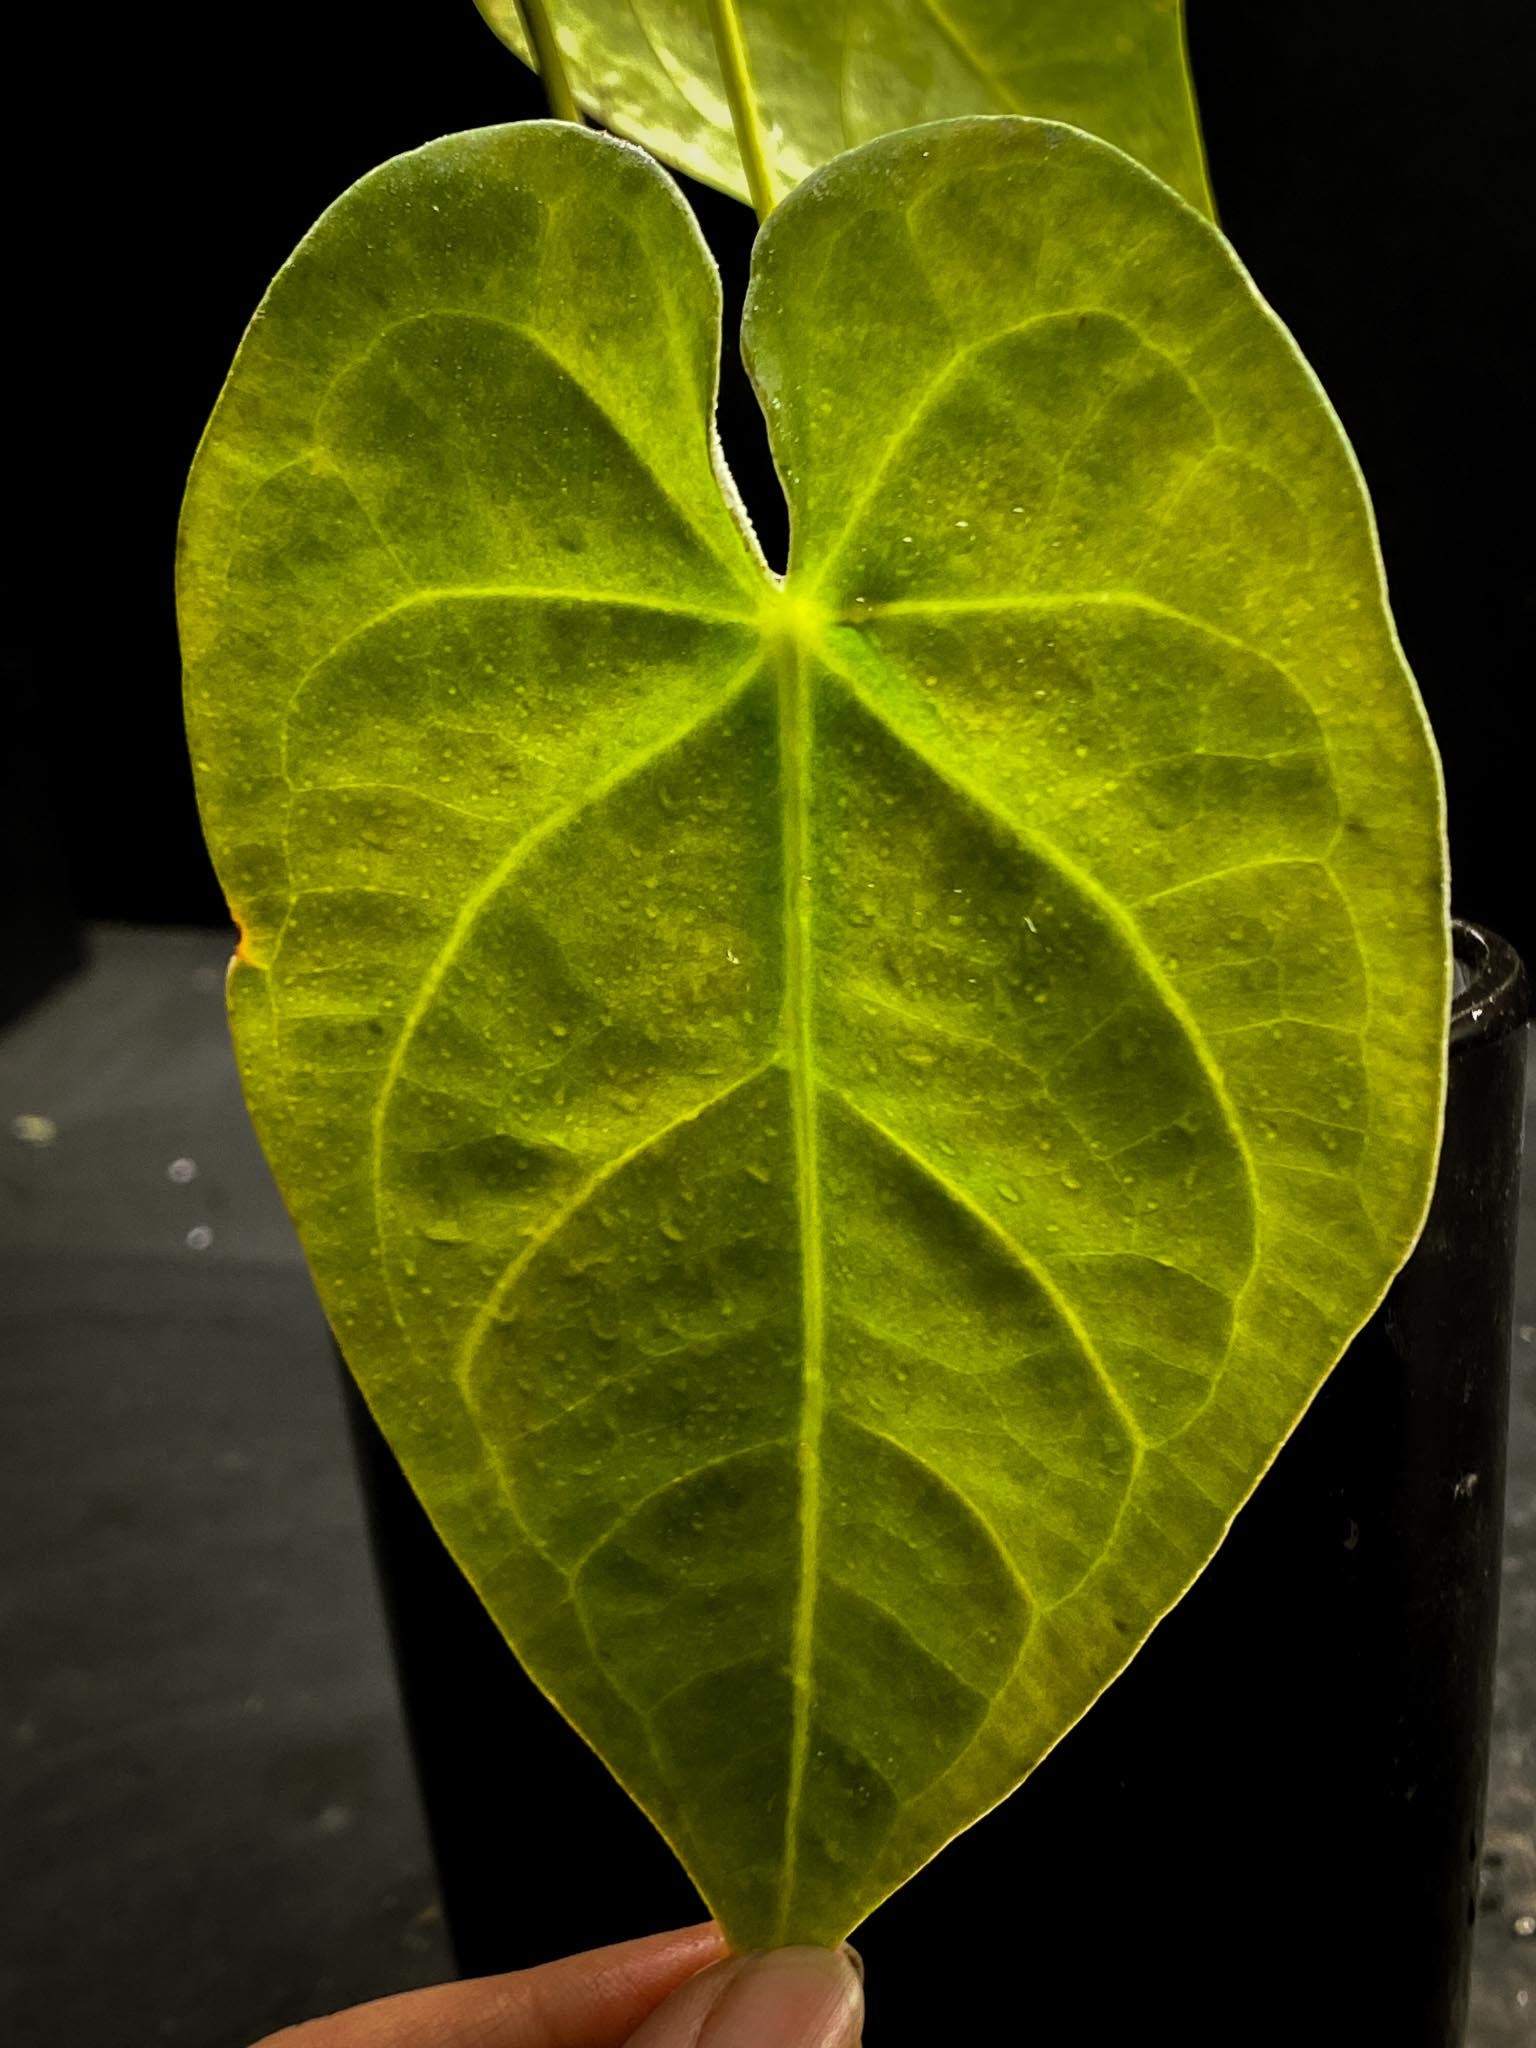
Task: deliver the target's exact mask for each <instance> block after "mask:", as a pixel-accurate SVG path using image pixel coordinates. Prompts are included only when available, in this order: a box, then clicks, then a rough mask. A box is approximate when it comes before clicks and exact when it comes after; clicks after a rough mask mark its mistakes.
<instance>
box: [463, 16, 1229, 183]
mask: <svg viewBox="0 0 1536 2048" xmlns="http://www.w3.org/2000/svg"><path fill="white" fill-rule="evenodd" d="M476 5H477V6H478V7H479V9H480V12H481V13H482V14H483V15H484V16H485V18H486V20H487V21H488V22H489V23H490V25H491V27H492V28H493V29H494V30H495V31H496V33H497V35H498V36H500V38H501V40H502V41H503V42H504V43H506V44H507V45H508V46H509V47H510V48H511V49H513V50H515V51H516V52H517V54H518V56H519V57H521V58H522V59H523V61H524V63H532V62H533V54H532V52H531V50H530V48H529V44H528V38H527V35H526V33H525V30H524V27H523V21H522V15H521V11H520V8H519V5H518V0H476ZM546 11H547V13H548V14H549V16H550V18H551V22H552V26H553V28H554V30H555V32H556V38H557V41H558V43H559V46H560V49H561V51H562V53H563V56H564V60H565V63H566V64H567V66H568V67H569V71H570V78H571V85H572V88H573V90H574V91H575V94H576V97H577V99H578V100H579V101H580V102H581V104H582V105H583V106H584V107H586V108H587V109H588V111H589V112H591V113H592V114H595V115H596V117H597V118H598V119H599V120H600V121H602V122H603V123H604V124H605V126H607V127H609V128H611V129H613V130H614V131H615V133H616V134H619V135H627V136H629V137H630V138H631V139H632V140H633V141H635V142H642V143H644V144H645V146H646V148H647V149H651V150H654V151H655V153H656V154H657V156H659V157H660V158H661V159H662V160H663V162H665V163H669V164H672V165H673V166H674V167H675V168H676V169H678V170H680V171H686V172H687V173H688V174H689V176H690V177H694V178H702V179H703V180H704V182H705V183H706V184H709V185H718V186H720V187H721V188H722V189H723V190H724V191H726V192H732V193H734V194H735V195H736V197H737V198H738V199H746V198H747V197H748V196H749V194H748V186H747V177H746V173H745V171H744V170H743V168H742V161H741V153H740V150H739V148H738V145H737V138H736V134H735V130H734V127H733V123H732V119H731V109H730V105H729V102H728V99H727V94H726V88H725V86H724V85H723V83H722V81H721V74H720V62H719V58H718V56H717V54H716V49H715V39H714V31H713V29H712V28H711V25H710V18H709V13H710V5H709V0H548V4H547V10H546ZM735 11H736V12H737V14H738V17H739V22H740V29H741V40H742V43H743V45H744V48H745V54H746V60H747V72H748V77H747V86H748V92H749V96H750V102H751V104H750V107H749V110H748V111H749V116H750V118H751V120H752V122H753V125H754V129H755V131H756V135H757V140H758V141H759V143H760V144H761V147H762V150H763V154H764V157H765V161H766V167H767V170H768V174H769V177H770V180H771V182H772V183H773V185H774V187H775V190H776V191H777V192H780V193H782V192H785V191H788V190H789V188H790V187H791V186H793V185H796V184H798V183H799V181H800V180H801V179H802V178H804V177H805V176H806V175H807V174H808V173H809V172H811V171H813V170H815V169H816V167H817V165H818V164H823V163H826V162H827V161H828V159H829V158H831V157H834V156H836V155H837V154H838V152H839V151H841V150H845V149H849V148H851V147H852V146H853V145H855V144H857V143H862V142H869V141H871V140H873V139H874V137H876V136H878V135H887V134H889V133H890V132H891V131H892V130H893V129H897V128H910V127H912V126H913V125H914V124H916V123H917V122H920V121H935V120H940V119H943V118H944V117H946V116H951V115H958V114H1033V115H1037V116H1044V117H1045V118H1047V119H1049V120H1054V121H1070V122H1072V123H1073V125H1074V126H1075V127H1079V128H1086V129H1088V130H1089V132H1090V133H1091V134H1094V135H1102V136H1103V137H1104V138H1105V140H1106V141H1109V142H1113V143H1115V144H1116V145H1117V146H1118V147H1119V148H1121V149H1123V150H1126V151H1127V152H1128V153H1129V154H1130V155H1131V156H1133V157H1135V158H1136V159H1137V161H1138V162H1139V163H1144V164H1145V165H1146V166H1147V167H1148V169H1149V170H1153V171H1155V172H1156V173H1157V175H1158V176H1159V177H1160V178H1163V179H1165V180H1166V182H1167V183H1168V184H1170V185H1172V186H1173V188H1174V189H1175V191H1177V192H1182V193H1183V195H1184V197H1185V198H1186V199H1188V200H1190V201H1191V202H1192V203H1193V204H1194V205H1196V206H1199V207H1202V208H1203V209H1204V210H1205V211H1206V212H1209V211H1210V205H1211V201H1210V188H1209V187H1208V185H1207V183H1206V176H1205V157H1204V153H1203V151H1202V149H1201V146H1200V129H1199V123H1198V121H1197V119H1196V116H1195V105H1194V95H1193V92H1192V89H1191V86H1190V79H1189V68H1188V62H1187V59H1186V56H1185V50H1184V26H1183V7H1182V0H844V4H843V5H842V6H840V7H829V6H827V5H826V0H793V4H786V0H741V4H740V6H739V8H737V9H736V10H735Z"/></svg>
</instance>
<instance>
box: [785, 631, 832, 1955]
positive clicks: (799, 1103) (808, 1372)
mask: <svg viewBox="0 0 1536 2048" xmlns="http://www.w3.org/2000/svg"><path fill="white" fill-rule="evenodd" d="M777 666H778V713H779V761H780V767H779V772H780V777H781V783H782V809H783V861H784V1042H785V1048H786V1056H787V1063H788V1068H789V1082H790V1100H791V1104H792V1118H793V1125H794V1138H795V1192H796V1201H797V1204H798V1207H799V1215H800V1314H801V1331H802V1342H801V1387H802V1401H801V1408H800V1430H799V1438H798V1442H797V1445H796V1464H797V1469H798V1477H799V1486H800V1556H799V1580H798V1584H797V1586H796V1590H795V1608H794V1622H793V1633H792V1637H791V1642H790V1684H791V1687H792V1716H793V1718H792V1723H791V1731H790V1756H789V1783H788V1787H787V1790H786V1793H785V1802H784V1855H783V1859H782V1862H781V1864H780V1870H779V1936H780V1939H781V1940H783V1939H785V1938H786V1930H787V1928H788V1925H789V1917H790V1912H791V1909H792V1907H793V1904H794V1895H795V1878H796V1870H797V1859H798V1853H799V1832H800V1828H799V1823H800V1803H801V1798H802V1794H803V1791H804V1786H805V1770H806V1762H807V1758H808V1756H809V1754H810V1735H811V1709H812V1703H813V1684H812V1673H813V1669H814V1658H815V1639H816V1596H817V1588H818V1582H819V1566H820V1546H821V1527H820V1525H821V1434H822V1426H823V1422H824V1419H825V1414H826V1376H825V1357H824V1352H825V1332H826V1301H825V1293H826V1290H825V1275H824V1272H823V1264H822V1261H823V1243H822V1223H821V1168H820V1160H819V1152H818V1148H819V1129H818V1117H817V1087H816V1076H815V1037H814V1015H813V988H814V980H813V970H812V960H811V910H812V898H811V875H810V855H811V843H810V842H811V822H810V776H811V756H812V738H813V735H812V716H813V712H812V701H811V691H810V685H809V678H808V676H807V672H806V659H805V653H804V650H803V649H802V648H801V647H800V645H799V644H798V642H797V639H796V637H795V635H794V632H793V631H792V630H791V631H789V632H786V633H784V634H783V635H782V636H781V637H780V639H779V643H778V647H777Z"/></svg>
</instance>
